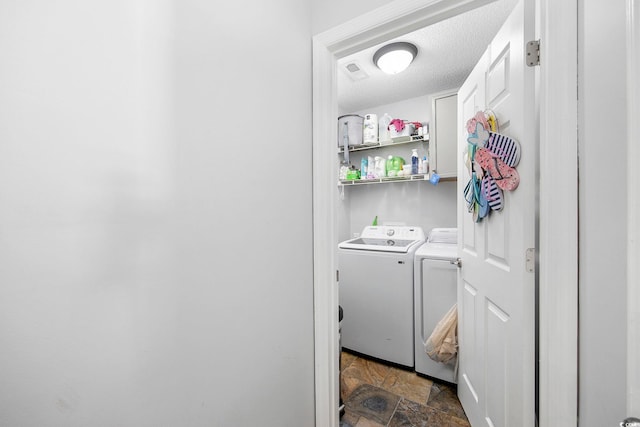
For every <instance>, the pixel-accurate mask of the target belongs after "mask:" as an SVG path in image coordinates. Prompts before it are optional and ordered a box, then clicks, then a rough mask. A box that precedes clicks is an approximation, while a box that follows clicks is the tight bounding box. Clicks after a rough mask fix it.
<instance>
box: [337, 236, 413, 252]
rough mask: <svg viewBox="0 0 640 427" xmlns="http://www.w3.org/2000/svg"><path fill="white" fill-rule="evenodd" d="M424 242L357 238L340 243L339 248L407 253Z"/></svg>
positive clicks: (390, 238)
mask: <svg viewBox="0 0 640 427" xmlns="http://www.w3.org/2000/svg"><path fill="white" fill-rule="evenodd" d="M422 242H424V240H406V239H394V238H392V237H388V238H372V237H357V238H355V239H351V240H347V241H345V242H342V243H340V244H339V245H338V247H339V248H340V249H357V250H361V251H378V252H400V253H407V252H409V250H410V249H411V248H412V247H413V246H414V245H417V244H420V243H422Z"/></svg>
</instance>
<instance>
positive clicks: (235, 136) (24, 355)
mask: <svg viewBox="0 0 640 427" xmlns="http://www.w3.org/2000/svg"><path fill="white" fill-rule="evenodd" d="M240 24H241V25H240ZM310 26H311V19H310V2H308V1H303V2H300V1H296V0H280V1H278V2H275V3H274V2H269V3H268V4H267V3H264V2H261V1H258V0H254V1H250V2H242V3H238V2H235V3H234V2H227V3H220V2H215V3H212V2H206V1H201V0H186V1H185V0H183V1H180V2H177V1H176V2H173V1H170V0H164V1H155V0H154V1H151V0H134V1H131V0H127V1H124V0H111V1H94V2H90V4H89V3H87V2H83V1H80V0H61V1H57V2H47V1H44V0H29V1H20V2H18V1H5V2H2V3H0V52H2V66H0V207H1V208H0V260H1V264H0V283H1V284H2V285H1V286H0V349H2V350H1V351H0V425H2V426H17V425H20V426H96V427H99V426H109V427H111V426H159V425H167V426H183V425H190V426H228V425H239V426H248V425H261V426H281V425H296V426H312V425H313V424H314V423H313V418H314V415H313V413H314V412H313V411H314V385H313V303H312V295H313V285H312V246H311V245H312V236H311V212H312V208H311V174H310V172H309V171H310V168H311V138H310V125H311V43H310V38H311V30H310ZM284 119H286V132H280V131H278V130H277V128H276V127H275V124H277V123H279V122H281V121H282V120H284ZM292 159H295V161H293V160H292ZM239 168H240V169H241V170H239ZM291 177H295V179H290V178H291Z"/></svg>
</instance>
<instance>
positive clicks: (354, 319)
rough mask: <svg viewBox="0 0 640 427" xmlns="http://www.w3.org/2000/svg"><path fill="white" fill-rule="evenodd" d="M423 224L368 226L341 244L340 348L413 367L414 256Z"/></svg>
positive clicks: (422, 234)
mask: <svg viewBox="0 0 640 427" xmlns="http://www.w3.org/2000/svg"><path fill="white" fill-rule="evenodd" d="M424 241H425V236H424V232H423V231H422V228H420V227H408V226H370V227H365V229H364V230H363V231H362V234H361V235H360V237H358V238H355V239H350V240H347V241H344V242H342V243H340V244H339V245H338V266H339V271H340V273H339V285H338V291H339V299H340V306H342V309H343V311H344V317H343V319H342V332H341V339H342V347H343V348H346V349H349V350H353V351H356V352H358V353H362V354H365V355H368V356H372V357H375V358H378V359H382V360H386V361H389V362H392V363H396V364H399V365H403V366H408V367H413V358H414V349H413V342H414V333H413V325H414V318H413V274H414V272H413V260H414V254H415V251H416V249H418V247H420V245H422V244H423V243H424Z"/></svg>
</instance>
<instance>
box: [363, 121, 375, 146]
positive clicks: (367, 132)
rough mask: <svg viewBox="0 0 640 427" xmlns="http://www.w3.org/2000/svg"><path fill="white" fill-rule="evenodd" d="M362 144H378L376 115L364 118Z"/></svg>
mask: <svg viewBox="0 0 640 427" xmlns="http://www.w3.org/2000/svg"><path fill="white" fill-rule="evenodd" d="M363 142H364V143H365V144H367V143H371V142H378V116H377V115H376V114H366V115H365V116H364V125H363Z"/></svg>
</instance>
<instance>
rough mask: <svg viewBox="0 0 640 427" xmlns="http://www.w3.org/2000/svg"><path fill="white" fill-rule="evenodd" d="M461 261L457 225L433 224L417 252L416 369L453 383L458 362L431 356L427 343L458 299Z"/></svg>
mask: <svg viewBox="0 0 640 427" xmlns="http://www.w3.org/2000/svg"><path fill="white" fill-rule="evenodd" d="M458 263H459V258H458V245H457V229H455V228H434V229H433V230H431V232H430V233H429V236H428V238H427V242H426V243H425V244H423V245H422V246H421V247H420V248H418V250H416V252H415V262H414V273H415V274H414V276H415V285H414V292H415V297H414V302H415V308H414V314H415V370H416V372H418V373H420V374H423V375H428V376H430V377H433V378H438V379H441V380H444V381H447V382H450V383H457V378H456V373H455V366H454V365H450V364H443V363H440V362H436V361H435V360H432V359H431V358H430V357H429V356H428V355H427V354H426V352H425V349H424V343H425V341H426V340H427V339H428V338H429V336H430V335H431V333H432V332H433V330H434V328H435V327H436V325H437V324H438V322H439V321H440V320H441V319H442V318H443V317H444V315H445V314H446V313H447V312H448V311H449V309H451V307H452V306H453V305H454V304H455V303H456V301H457V283H458V268H457V266H458Z"/></svg>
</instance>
